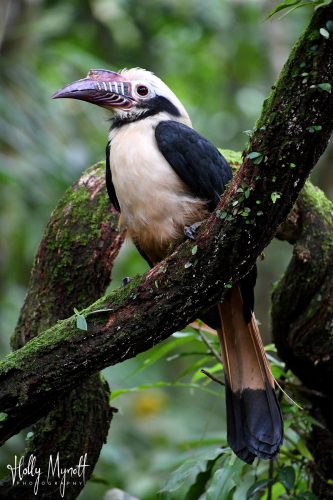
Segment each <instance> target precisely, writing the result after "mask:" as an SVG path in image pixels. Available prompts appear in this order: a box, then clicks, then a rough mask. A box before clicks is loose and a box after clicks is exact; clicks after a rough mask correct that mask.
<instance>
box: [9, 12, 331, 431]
mask: <svg viewBox="0 0 333 500" xmlns="http://www.w3.org/2000/svg"><path fill="white" fill-rule="evenodd" d="M332 18H333V5H332V4H331V5H329V6H327V7H325V8H322V9H319V10H317V11H316V13H315V15H314V17H313V19H312V21H311V23H310V26H309V27H308V29H307V30H306V32H305V33H304V35H303V36H302V37H301V38H300V40H299V42H298V43H297V44H296V46H295V48H294V50H293V51H292V53H291V55H290V58H289V60H288V62H287V64H286V66H285V68H284V69H283V71H282V74H281V77H280V79H279V81H278V83H277V85H276V87H275V88H274V90H273V92H272V95H271V96H270V97H269V99H268V100H267V101H266V103H265V106H264V109H263V113H262V116H261V118H260V120H259V122H258V124H257V128H256V130H255V132H254V134H253V139H252V140H251V144H250V147H249V149H248V153H250V152H256V153H259V155H257V156H256V158H255V159H253V158H252V159H251V155H250V157H249V156H246V157H245V159H244V163H243V165H242V167H241V169H240V170H239V172H238V174H237V175H236V177H235V179H234V181H233V182H232V184H231V186H230V188H229V189H228V191H227V192H226V194H225V196H224V197H223V199H222V201H221V204H220V207H219V210H218V211H217V212H215V213H214V214H213V215H212V216H211V217H210V218H209V220H208V221H207V222H206V223H205V224H204V225H203V227H202V230H201V231H200V233H199V234H198V238H197V242H196V245H197V252H196V253H195V255H193V252H192V249H193V243H192V242H186V243H184V244H182V245H181V246H180V247H179V248H178V250H177V251H176V252H174V253H173V254H172V255H171V256H170V257H169V258H168V259H166V261H164V262H162V263H161V264H159V265H158V266H156V267H155V268H154V269H153V270H151V271H150V272H149V273H147V274H146V275H145V276H144V277H143V278H138V279H136V280H134V281H133V282H132V283H131V284H130V285H128V286H127V287H126V288H125V289H124V290H120V291H116V292H114V293H112V294H110V295H108V296H106V297H103V298H102V299H100V300H99V301H98V302H96V303H95V304H93V305H92V306H91V307H89V308H88V309H86V311H85V314H86V315H87V318H88V325H89V330H88V332H87V333H84V332H82V331H79V330H77V328H76V325H75V318H69V319H68V320H65V321H63V322H60V323H58V324H56V325H55V326H54V327H52V328H51V329H49V330H48V331H46V332H45V333H43V334H41V335H40V336H39V337H38V338H36V339H33V340H32V341H31V342H29V343H28V344H27V345H26V346H24V347H23V348H22V349H20V350H19V351H17V352H16V353H14V354H11V355H9V356H8V357H7V358H6V360H5V361H4V362H2V363H1V366H0V382H1V385H0V405H1V406H0V407H1V409H2V411H3V412H4V413H5V414H6V415H5V416H4V419H3V421H2V422H1V427H0V438H1V441H4V440H5V439H7V438H8V437H9V435H11V434H13V432H17V430H18V429H19V428H20V427H21V426H22V424H21V423H20V418H21V415H22V413H24V414H26V415H31V414H32V413H34V411H36V410H34V409H36V407H39V406H40V404H41V402H42V401H43V402H44V411H45V410H46V407H47V406H48V407H50V405H51V404H52V402H53V401H54V400H55V399H56V398H57V397H59V395H61V394H62V393H63V392H64V391H66V390H68V389H69V388H71V387H73V386H74V385H75V384H76V383H77V382H78V381H79V380H80V379H82V377H87V376H88V375H90V374H92V373H94V372H96V371H97V370H99V369H101V368H104V367H105V366H108V365H111V364H115V363H118V362H120V361H122V360H124V359H127V358H129V357H132V356H135V355H136V354H138V353H139V352H142V351H144V350H146V349H149V348H150V347H152V346H153V345H154V344H156V343H157V342H160V341H161V340H163V339H165V338H167V337H168V336H169V335H170V334H171V333H172V332H173V331H174V330H176V329H178V328H181V327H183V326H185V325H186V324H187V323H189V322H190V321H191V320H192V319H193V318H194V317H196V316H197V315H198V314H199V313H200V311H202V309H205V308H207V307H209V306H210V305H212V304H214V303H216V301H217V300H218V299H220V298H221V296H222V295H223V291H224V289H225V287H228V286H229V284H230V283H231V282H233V281H235V280H238V279H239V278H240V277H242V276H244V275H245V274H246V273H247V272H248V271H249V269H251V267H252V266H253V265H254V263H255V260H256V258H257V256H258V255H259V254H260V253H261V252H262V250H263V249H264V248H265V246H266V245H267V244H268V243H269V241H270V240H271V239H272V238H273V236H274V234H275V232H276V230H277V227H278V226H279V224H280V223H281V222H282V221H283V220H284V218H285V217H286V215H287V214H288V212H289V211H290V209H291V207H292V205H293V203H294V202H295V201H296V199H297V196H298V194H299V192H300V190H301V188H302V186H303V185H304V182H305V180H306V178H307V176H308V175H309V173H310V171H311V169H312V167H313V166H314V164H315V163H316V161H317V160H318V158H319V156H320V155H321V153H322V152H323V151H324V149H325V147H326V144H327V141H328V139H329V137H330V135H331V132H332V127H333V96H332V94H331V93H330V92H327V91H325V90H322V88H321V87H320V86H319V85H320V84H322V83H328V82H332V81H333V42H332V39H331V37H332V36H331V37H330V38H329V39H326V38H324V37H323V36H321V35H320V31H319V30H320V28H322V27H324V26H325V25H326V22H327V21H328V20H330V19H332ZM304 73H307V74H308V77H307V78H304V75H303V74H304ZM305 80H306V81H305ZM102 308H103V309H109V311H107V312H100V313H96V314H93V315H89V314H91V313H92V312H94V311H96V310H97V309H102ZM33 418H36V414H35V415H34V416H33V417H32V419H33Z"/></svg>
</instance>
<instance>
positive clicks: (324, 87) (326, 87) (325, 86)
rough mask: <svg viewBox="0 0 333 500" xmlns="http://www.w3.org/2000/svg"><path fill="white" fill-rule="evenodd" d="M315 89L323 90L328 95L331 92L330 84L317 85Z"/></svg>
mask: <svg viewBox="0 0 333 500" xmlns="http://www.w3.org/2000/svg"><path fill="white" fill-rule="evenodd" d="M317 87H318V88H320V89H321V90H324V91H325V92H328V93H329V94H330V93H331V91H332V85H331V84H330V83H319V84H318V85H317Z"/></svg>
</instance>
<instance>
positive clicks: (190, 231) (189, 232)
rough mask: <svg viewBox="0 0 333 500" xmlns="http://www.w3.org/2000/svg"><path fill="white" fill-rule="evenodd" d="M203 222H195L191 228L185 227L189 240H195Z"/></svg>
mask: <svg viewBox="0 0 333 500" xmlns="http://www.w3.org/2000/svg"><path fill="white" fill-rule="evenodd" d="M201 224H202V222H195V223H194V224H191V226H184V234H185V236H186V238H188V239H189V240H193V241H194V240H195V236H196V232H197V230H198V228H199V227H200V226H201Z"/></svg>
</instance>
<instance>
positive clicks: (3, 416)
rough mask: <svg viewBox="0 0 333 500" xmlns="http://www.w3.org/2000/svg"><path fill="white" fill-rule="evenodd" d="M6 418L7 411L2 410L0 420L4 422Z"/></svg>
mask: <svg viewBox="0 0 333 500" xmlns="http://www.w3.org/2000/svg"><path fill="white" fill-rule="evenodd" d="M7 418H8V413H6V412H4V411H2V412H0V422H4V421H5V420H7Z"/></svg>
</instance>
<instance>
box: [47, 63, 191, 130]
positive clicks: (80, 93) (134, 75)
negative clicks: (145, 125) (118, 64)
mask: <svg viewBox="0 0 333 500" xmlns="http://www.w3.org/2000/svg"><path fill="white" fill-rule="evenodd" d="M52 98H53V99H59V98H71V99H80V100H82V101H87V102H91V103H92V104H97V105H98V106H101V107H103V108H106V109H108V110H110V111H111V112H112V113H113V115H114V118H115V122H117V123H123V122H125V123H126V122H134V121H137V120H141V119H143V118H146V117H148V116H153V115H156V114H159V113H163V114H165V115H167V116H168V117H169V118H171V119H174V120H179V121H181V122H183V123H185V124H187V125H191V121H190V118H189V116H188V114H187V112H186V110H185V108H184V106H183V105H182V103H181V102H180V101H179V99H178V98H177V97H176V95H175V94H174V93H173V92H172V91H171V90H170V89H169V87H168V86H167V85H166V84H165V83H164V82H162V80H161V79H160V78H158V77H157V76H156V75H154V74H153V73H151V72H150V71H146V70H144V69H141V68H132V69H123V70H121V71H120V72H119V73H115V72H114V71H109V70H104V69H92V70H90V71H89V73H88V75H87V76H86V78H83V79H82V80H77V81H76V82H73V83H70V84H69V85H66V87H63V88H62V89H60V90H58V91H57V92H56V93H55V94H53V96H52Z"/></svg>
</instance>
